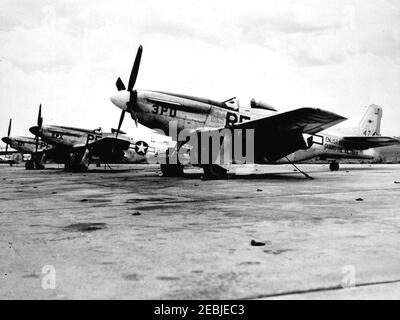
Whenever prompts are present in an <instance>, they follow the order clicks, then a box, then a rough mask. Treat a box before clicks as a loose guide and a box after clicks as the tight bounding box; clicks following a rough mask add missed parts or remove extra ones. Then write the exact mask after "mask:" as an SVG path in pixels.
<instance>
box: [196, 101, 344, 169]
mask: <svg viewBox="0 0 400 320" xmlns="http://www.w3.org/2000/svg"><path fill="white" fill-rule="evenodd" d="M344 120H346V118H344V117H342V116H340V115H337V114H335V113H332V112H329V111H325V110H321V109H313V108H301V109H296V110H293V111H289V112H284V113H280V114H276V115H273V116H269V117H264V118H260V119H256V120H250V121H246V122H242V123H237V124H234V125H233V126H232V128H233V129H254V139H255V140H254V143H255V145H254V146H255V150H254V156H255V157H254V159H255V162H256V163H274V162H275V161H277V160H279V159H281V158H283V157H285V156H287V155H288V154H291V153H293V152H295V151H297V150H299V149H307V147H308V146H307V142H306V141H305V140H304V137H303V133H308V134H315V133H318V132H320V131H322V130H325V129H327V128H329V127H331V126H334V125H336V124H338V123H340V122H342V121H344ZM222 129H223V128H219V129H215V128H214V129H209V128H202V129H200V130H197V133H201V132H204V131H215V130H218V131H220V130H222Z"/></svg>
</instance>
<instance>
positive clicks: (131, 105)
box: [127, 90, 138, 127]
mask: <svg viewBox="0 0 400 320" xmlns="http://www.w3.org/2000/svg"><path fill="white" fill-rule="evenodd" d="M129 93H130V94H129V102H128V103H127V107H128V110H127V111H128V112H130V114H131V118H132V119H133V120H134V121H135V124H136V127H137V126H138V117H137V114H136V112H135V106H136V103H137V91H136V90H133V91H130V92H129Z"/></svg>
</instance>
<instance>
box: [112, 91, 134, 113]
mask: <svg viewBox="0 0 400 320" xmlns="http://www.w3.org/2000/svg"><path fill="white" fill-rule="evenodd" d="M129 99H130V94H129V92H128V91H119V92H118V93H116V94H115V95H113V96H112V97H111V98H110V100H111V102H112V103H114V104H115V105H116V106H117V107H118V108H120V109H122V110H125V111H126V110H127V109H128V107H127V106H126V104H127V103H128V102H129Z"/></svg>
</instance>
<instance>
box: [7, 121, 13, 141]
mask: <svg viewBox="0 0 400 320" xmlns="http://www.w3.org/2000/svg"><path fill="white" fill-rule="evenodd" d="M11 125H12V119H10V123H9V124H8V133H7V137H10V134H11Z"/></svg>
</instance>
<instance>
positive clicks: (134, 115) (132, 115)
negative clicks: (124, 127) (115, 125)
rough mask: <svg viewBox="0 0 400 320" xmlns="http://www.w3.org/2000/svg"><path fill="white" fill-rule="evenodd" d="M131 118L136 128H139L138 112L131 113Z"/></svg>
mask: <svg viewBox="0 0 400 320" xmlns="http://www.w3.org/2000/svg"><path fill="white" fill-rule="evenodd" d="M131 117H132V119H133V120H134V121H135V125H136V128H137V126H138V117H137V114H136V112H132V113H131Z"/></svg>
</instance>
